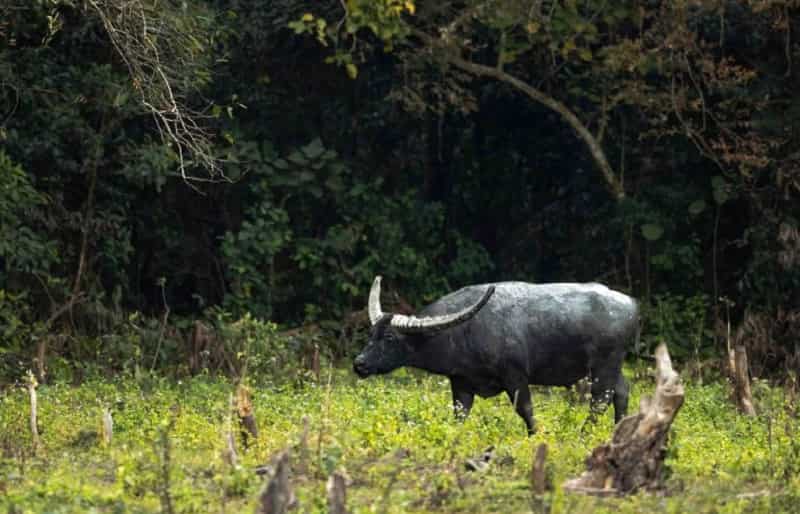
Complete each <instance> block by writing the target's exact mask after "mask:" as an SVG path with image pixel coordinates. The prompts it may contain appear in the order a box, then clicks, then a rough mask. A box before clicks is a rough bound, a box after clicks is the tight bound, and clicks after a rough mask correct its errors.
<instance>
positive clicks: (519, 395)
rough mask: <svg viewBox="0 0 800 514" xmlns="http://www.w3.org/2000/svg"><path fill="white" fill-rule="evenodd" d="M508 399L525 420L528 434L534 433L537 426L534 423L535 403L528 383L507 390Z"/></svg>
mask: <svg viewBox="0 0 800 514" xmlns="http://www.w3.org/2000/svg"><path fill="white" fill-rule="evenodd" d="M506 394H508V399H509V400H511V404H512V405H514V410H516V411H517V414H519V415H520V417H522V419H523V421H525V426H526V427H527V428H528V435H529V436H530V435H533V433H534V432H536V426H535V425H534V423H533V405H532V404H531V391H530V389H528V385H527V384H525V385H522V386H520V387H516V388H514V389H508V390H506Z"/></svg>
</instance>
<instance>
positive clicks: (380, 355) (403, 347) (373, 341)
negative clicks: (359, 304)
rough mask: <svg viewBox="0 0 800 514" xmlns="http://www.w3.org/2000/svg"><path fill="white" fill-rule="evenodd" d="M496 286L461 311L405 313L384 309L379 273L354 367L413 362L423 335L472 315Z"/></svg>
mask: <svg viewBox="0 0 800 514" xmlns="http://www.w3.org/2000/svg"><path fill="white" fill-rule="evenodd" d="M494 289H495V288H494V286H492V287H489V288H488V289H487V290H486V292H485V293H484V295H483V297H481V299H480V300H478V301H477V302H475V303H474V304H473V305H470V306H468V307H466V308H464V309H462V310H460V311H457V312H454V313H451V314H444V315H441V316H426V317H419V318H418V317H416V316H406V315H403V314H384V312H383V311H382V310H381V300H380V297H381V277H380V276H377V277H375V281H374V282H373V283H372V289H371V290H370V292H369V304H368V311H369V321H370V323H371V324H372V329H371V330H370V335H369V342H368V343H367V346H366V347H365V348H364V349H363V350H362V351H361V353H360V354H359V355H358V356H357V357H356V358H355V360H354V361H353V369H354V370H355V372H356V373H357V374H358V376H360V377H362V378H364V377H367V376H369V375H376V374H383V373H389V372H390V371H393V370H395V369H397V368H399V367H401V366H405V365H408V364H410V360H411V359H410V357H411V356H412V355H413V354H414V353H415V351H416V348H417V345H419V344H425V338H424V337H420V336H424V335H425V334H431V333H435V332H439V331H442V330H445V329H447V328H450V327H453V326H455V325H458V324H459V323H463V322H465V321H467V320H469V319H470V318H472V317H473V316H474V315H475V314H477V312H478V311H479V310H481V308H482V307H483V306H484V305H486V302H488V301H489V298H491V296H492V294H494Z"/></svg>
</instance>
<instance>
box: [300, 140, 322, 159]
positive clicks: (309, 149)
mask: <svg viewBox="0 0 800 514" xmlns="http://www.w3.org/2000/svg"><path fill="white" fill-rule="evenodd" d="M301 150H302V151H303V153H304V154H306V157H308V158H309V159H317V158H319V157H320V156H321V155H322V154H323V153H324V152H325V147H324V146H323V145H322V141H321V140H320V138H316V139H314V140H313V141H311V142H310V143H308V144H307V145H306V146H304V147H303V148H301Z"/></svg>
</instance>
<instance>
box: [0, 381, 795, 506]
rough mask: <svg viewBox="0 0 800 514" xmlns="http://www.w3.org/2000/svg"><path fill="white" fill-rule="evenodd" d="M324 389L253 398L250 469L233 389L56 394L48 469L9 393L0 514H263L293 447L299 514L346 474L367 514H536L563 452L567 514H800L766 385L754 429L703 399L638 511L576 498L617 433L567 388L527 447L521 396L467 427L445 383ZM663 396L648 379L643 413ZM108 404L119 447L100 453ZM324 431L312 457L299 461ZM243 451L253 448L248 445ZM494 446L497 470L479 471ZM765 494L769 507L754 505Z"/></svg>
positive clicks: (311, 385) (775, 397) (693, 401)
mask: <svg viewBox="0 0 800 514" xmlns="http://www.w3.org/2000/svg"><path fill="white" fill-rule="evenodd" d="M322 375H323V376H322V380H321V381H320V382H319V383H317V382H314V381H312V380H306V381H303V382H298V383H295V384H293V385H286V384H284V385H275V384H269V383H259V382H258V381H257V380H256V381H254V383H253V384H252V386H253V387H252V389H253V402H254V406H255V414H256V418H257V419H258V422H259V428H260V437H259V438H258V440H257V441H255V443H254V444H253V445H252V446H251V447H250V448H249V449H248V450H246V451H244V450H243V449H242V448H241V445H240V449H239V451H240V454H239V457H240V459H239V462H240V468H238V469H231V468H230V467H229V466H228V465H227V464H225V463H224V461H223V459H222V458H221V452H222V448H223V442H222V441H223V439H222V432H223V429H224V427H225V426H226V418H227V416H228V414H229V411H228V405H229V404H228V401H229V395H230V394H231V392H232V389H233V386H232V385H231V384H230V383H229V382H228V381H225V380H221V379H213V378H210V377H197V378H194V379H190V380H186V381H179V382H172V381H165V380H162V379H159V378H157V377H154V376H150V375H142V376H140V377H139V378H135V377H124V378H123V377H120V378H118V379H115V380H110V381H109V380H99V381H98V380H90V381H87V382H86V383H84V384H83V385H82V386H80V387H77V388H75V387H71V386H68V385H64V384H54V385H51V386H43V387H41V388H40V389H39V403H40V410H39V418H40V426H41V428H42V432H43V433H42V444H41V447H40V448H39V450H38V452H37V455H36V456H34V455H33V454H32V447H31V440H30V436H29V435H28V429H27V427H28V425H27V423H28V419H27V415H28V407H27V394H26V392H25V391H24V390H21V389H14V390H7V391H6V392H5V393H4V394H3V397H2V399H1V400H0V401H1V402H2V408H0V434H2V435H1V436H0V437H1V438H2V439H1V440H0V444H2V447H3V452H4V457H3V459H2V461H0V462H2V468H1V469H2V473H1V474H0V491H2V493H0V505H2V508H3V510H4V511H8V512H164V510H163V504H162V503H161V502H162V500H163V495H164V494H168V495H169V497H170V501H171V502H172V505H173V508H174V512H212V511H225V512H239V511H241V509H246V511H250V510H251V509H252V507H253V505H254V502H255V499H256V497H257V494H258V491H259V490H260V488H261V484H262V483H263V481H262V479H261V478H260V477H259V476H257V475H256V474H255V471H254V469H255V468H256V467H257V466H259V465H262V464H265V463H268V462H269V459H270V457H271V456H272V455H273V454H274V453H275V452H277V451H279V450H281V449H284V448H291V451H292V466H293V470H294V471H293V478H292V481H293V484H294V486H295V487H296V493H297V496H298V499H299V502H300V510H299V512H326V507H325V480H326V479H327V477H328V476H329V474H330V473H331V472H333V471H334V470H337V469H338V470H344V471H345V472H346V473H347V475H348V477H349V479H350V481H351V484H350V487H349V489H348V498H349V500H348V504H349V507H350V509H351V511H352V512H354V513H359V512H397V513H400V512H431V511H433V512H527V511H529V510H530V501H531V496H530V489H529V482H528V480H529V478H528V476H529V470H530V465H531V459H532V451H533V448H534V447H535V445H537V444H538V443H540V442H546V443H547V444H548V447H549V455H548V474H549V475H550V477H551V478H552V481H553V483H554V484H555V486H556V489H555V492H552V493H548V496H547V501H548V502H550V503H551V504H552V512H553V513H567V512H572V513H589V512H609V513H611V512H626V513H637V512H664V513H667V512H697V513H701V512H709V513H711V512H725V513H739V512H743V513H744V512H748V513H754V512H763V513H777V512H793V511H794V510H793V509H795V508H796V505H797V501H798V500H800V479H799V478H798V477H800V474H799V473H798V472H800V443H798V437H797V431H798V430H800V423H798V420H797V417H796V411H795V409H797V404H796V400H794V399H792V398H789V397H787V396H785V394H784V392H783V391H782V390H781V389H776V388H770V387H768V386H766V385H765V384H757V387H756V399H757V403H758V408H759V411H760V412H761V415H760V416H759V417H756V418H749V419H748V418H744V417H741V416H740V415H738V414H737V413H736V412H735V410H734V407H733V406H732V404H731V403H730V402H729V401H728V398H727V394H728V393H727V390H726V388H725V387H722V386H720V385H718V384H714V385H706V386H701V385H692V384H689V385H688V386H687V390H686V398H687V401H686V404H685V405H684V407H683V409H682V410H681V412H680V413H679V415H678V417H677V420H676V423H675V425H674V428H673V430H674V431H673V436H672V438H671V445H670V448H669V457H668V459H667V463H668V465H669V467H670V469H671V476H670V478H669V480H668V482H667V487H668V489H667V492H666V496H664V497H661V496H653V495H648V494H643V493H642V494H638V495H635V496H633V497H630V498H626V499H595V498H587V497H581V496H574V495H567V494H565V493H563V492H561V491H560V489H559V487H558V486H559V485H560V484H561V483H562V482H563V481H564V480H565V479H567V478H570V477H573V476H576V475H577V474H579V473H580V472H581V471H582V468H583V460H584V458H585V457H586V456H587V455H588V453H589V452H590V451H591V449H592V448H593V447H594V446H596V445H597V444H599V443H601V442H603V441H604V440H606V439H607V438H608V437H609V435H610V433H611V420H610V414H609V415H608V416H606V417H604V418H603V419H601V420H600V422H599V423H598V424H597V425H587V426H586V427H585V429H582V427H583V421H584V420H585V418H586V415H587V413H588V411H587V405H586V404H585V403H584V402H580V401H579V400H578V399H577V397H576V395H575V394H574V393H573V392H568V391H566V390H564V389H552V390H547V389H536V391H535V393H534V394H535V408H536V416H537V419H538V421H539V431H538V433H537V434H536V435H535V436H534V437H532V438H530V439H528V438H527V437H525V436H524V430H523V426H522V423H521V422H520V420H519V418H518V417H517V416H516V414H515V413H514V412H513V409H511V408H510V407H509V405H508V404H507V401H506V399H505V397H503V396H498V397H496V398H492V399H488V400H481V401H478V402H477V403H476V406H475V408H474V410H473V413H472V415H471V416H470V417H469V418H468V420H467V421H466V422H464V423H463V424H461V423H455V422H454V421H453V420H452V413H451V410H450V407H449V402H450V398H449V387H448V385H447V384H446V382H445V381H444V380H442V379H440V378H436V377H432V376H428V375H422V374H417V373H408V372H398V373H395V374H393V375H391V376H389V377H384V378H376V379H370V380H365V381H357V380H356V379H355V378H354V377H353V375H352V374H351V373H342V372H338V371H336V372H333V373H331V372H329V370H324V371H323V373H322ZM651 392H652V384H651V382H650V380H648V379H647V378H640V379H638V380H635V381H634V387H633V391H632V398H631V400H632V404H633V405H636V404H637V403H638V399H639V397H640V395H642V394H649V393H651ZM103 406H108V407H109V408H110V410H111V412H112V413H113V419H114V436H113V440H112V442H111V443H110V444H109V445H104V444H103V443H101V441H100V436H99V431H100V419H101V412H102V408H103ZM304 416H308V418H309V420H310V423H309V427H310V429H309V432H308V437H307V444H306V446H305V448H303V447H302V446H300V445H299V441H300V439H301V433H302V430H303V429H302V427H303V421H302V419H303V417H304ZM161 434H166V436H167V437H168V439H169V444H170V454H169V463H168V465H166V468H167V470H168V474H169V491H164V490H163V484H164V468H165V464H164V461H163V442H162V438H161ZM240 443H241V441H240ZM489 445H493V446H494V447H495V454H494V457H493V459H492V461H491V463H490V466H489V468H488V469H487V470H486V471H484V472H478V473H476V472H469V471H466V470H465V467H464V462H465V460H466V459H468V458H471V457H476V456H478V455H480V454H481V452H482V451H483V450H484V449H486V447H487V446H489ZM750 493H753V494H750Z"/></svg>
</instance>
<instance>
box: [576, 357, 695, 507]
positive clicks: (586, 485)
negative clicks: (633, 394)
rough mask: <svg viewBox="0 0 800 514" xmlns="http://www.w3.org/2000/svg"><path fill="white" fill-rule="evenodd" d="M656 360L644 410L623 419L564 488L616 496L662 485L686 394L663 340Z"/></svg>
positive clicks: (641, 405) (642, 401)
mask: <svg viewBox="0 0 800 514" xmlns="http://www.w3.org/2000/svg"><path fill="white" fill-rule="evenodd" d="M655 360H656V392H655V395H654V397H653V399H652V400H651V399H650V398H647V397H642V400H641V402H640V404H639V413H638V414H636V415H633V416H628V417H626V418H623V419H622V420H621V421H620V422H619V424H618V425H617V427H616V429H615V430H614V435H613V436H612V439H611V442H610V443H608V444H603V445H601V446H598V447H597V448H595V449H594V451H593V452H592V454H591V455H590V456H589V457H588V458H587V459H586V467H587V471H585V472H584V473H583V474H582V475H581V476H579V477H578V478H574V479H572V480H569V481H567V482H566V483H565V484H564V490H566V491H571V492H577V493H584V494H594V495H602V496H612V495H621V494H629V493H632V492H635V491H637V490H638V489H641V488H644V489H650V490H652V489H658V488H660V487H661V486H662V483H663V476H662V472H663V464H664V458H665V456H666V444H667V438H668V435H669V429H670V426H671V425H672V421H673V420H674V419H675V415H676V414H677V413H678V410H680V408H681V405H683V394H684V393H683V384H682V383H681V379H680V377H679V376H678V374H677V373H676V372H675V371H674V370H673V369H672V361H671V360H670V357H669V352H668V351H667V346H666V345H665V344H664V343H661V344H660V345H659V346H658V348H657V349H656V352H655Z"/></svg>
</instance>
